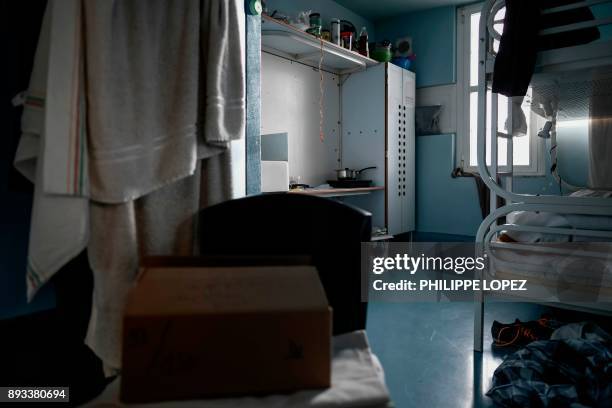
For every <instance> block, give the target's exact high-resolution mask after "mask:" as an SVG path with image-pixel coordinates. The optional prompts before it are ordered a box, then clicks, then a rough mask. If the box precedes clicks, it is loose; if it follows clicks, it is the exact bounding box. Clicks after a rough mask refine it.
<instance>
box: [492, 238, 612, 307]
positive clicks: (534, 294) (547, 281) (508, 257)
mask: <svg viewBox="0 0 612 408" xmlns="http://www.w3.org/2000/svg"><path fill="white" fill-rule="evenodd" d="M488 256H489V259H490V272H489V274H490V277H489V278H490V279H522V280H526V281H527V285H526V286H527V288H528V291H527V292H525V293H519V294H518V295H520V296H523V297H525V298H526V300H532V301H538V302H563V303H583V302H589V303H612V242H546V243H543V242H541V243H530V244H524V243H507V242H496V243H492V245H491V248H490V251H489V253H488ZM605 308H606V309H608V308H610V305H606V306H605Z"/></svg>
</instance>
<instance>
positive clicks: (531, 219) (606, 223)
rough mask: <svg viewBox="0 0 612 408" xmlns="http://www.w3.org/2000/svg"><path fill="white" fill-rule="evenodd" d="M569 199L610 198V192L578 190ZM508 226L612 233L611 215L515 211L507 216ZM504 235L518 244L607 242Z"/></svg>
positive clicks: (516, 233) (536, 234) (534, 234)
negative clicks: (591, 230) (592, 230)
mask: <svg viewBox="0 0 612 408" xmlns="http://www.w3.org/2000/svg"><path fill="white" fill-rule="evenodd" d="M570 197H605V198H610V197H612V191H603V190H589V189H584V190H579V191H576V192H574V193H572V194H570ZM506 220H507V223H508V224H516V225H528V226H537V227H557V228H576V229H594V230H600V231H601V230H604V231H612V214H610V216H600V215H582V214H557V213H550V212H532V211H515V212H512V213H510V214H508V215H507V217H506ZM506 235H507V236H509V237H510V238H512V239H513V240H515V241H518V242H526V243H533V242H568V241H570V240H571V241H609V240H606V239H601V238H597V239H594V238H593V237H588V236H569V235H554V234H543V233H540V232H524V231H506Z"/></svg>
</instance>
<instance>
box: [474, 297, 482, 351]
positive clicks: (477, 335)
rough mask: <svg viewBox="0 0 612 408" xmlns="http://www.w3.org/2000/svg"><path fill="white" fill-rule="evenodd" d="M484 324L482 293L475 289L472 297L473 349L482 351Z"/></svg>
mask: <svg viewBox="0 0 612 408" xmlns="http://www.w3.org/2000/svg"><path fill="white" fill-rule="evenodd" d="M483 325H484V293H482V291H477V292H476V293H475V298H474V351H478V352H482V349H483V337H484V336H483V334H484V332H483Z"/></svg>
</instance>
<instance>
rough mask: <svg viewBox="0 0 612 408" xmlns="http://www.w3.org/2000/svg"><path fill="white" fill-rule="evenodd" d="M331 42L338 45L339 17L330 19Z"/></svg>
mask: <svg viewBox="0 0 612 408" xmlns="http://www.w3.org/2000/svg"><path fill="white" fill-rule="evenodd" d="M331 42H333V43H334V44H336V45H340V19H339V18H332V19H331Z"/></svg>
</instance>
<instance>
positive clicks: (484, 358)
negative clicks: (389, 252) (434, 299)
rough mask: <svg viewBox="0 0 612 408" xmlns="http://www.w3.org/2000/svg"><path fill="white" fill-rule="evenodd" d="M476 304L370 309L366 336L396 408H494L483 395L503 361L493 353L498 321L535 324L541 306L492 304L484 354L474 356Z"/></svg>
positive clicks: (487, 316)
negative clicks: (493, 326) (493, 325)
mask: <svg viewBox="0 0 612 408" xmlns="http://www.w3.org/2000/svg"><path fill="white" fill-rule="evenodd" d="M473 310H474V305H473V303H469V302H454V303H370V304H369V306H368V324H367V330H368V336H369V339H370V343H371V346H372V349H373V351H374V352H375V353H376V354H377V355H378V357H379V358H380V360H381V362H382V364H383V367H384V369H385V374H386V380H387V385H388V387H389V390H390V392H391V396H392V398H393V401H394V403H395V406H396V407H398V408H408V407H427V408H435V407H445V408H446V407H452V408H455V407H456V408H462V407H491V406H493V403H492V401H491V400H490V399H489V398H488V397H487V396H485V395H484V393H485V392H486V391H487V390H488V388H489V386H490V382H491V376H492V374H493V371H494V370H495V368H496V367H497V366H498V365H499V364H500V363H501V361H502V358H503V355H500V354H497V353H495V354H494V353H493V352H492V350H491V334H490V327H491V323H492V322H493V320H494V319H496V320H499V321H502V322H512V321H514V319H515V318H519V319H521V320H523V321H524V320H533V319H537V318H538V317H540V315H541V313H542V312H543V311H544V310H545V308H544V307H543V306H538V305H534V304H523V303H488V304H487V307H486V309H485V336H486V337H485V350H484V352H483V353H474V352H473V327H474V326H473Z"/></svg>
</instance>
